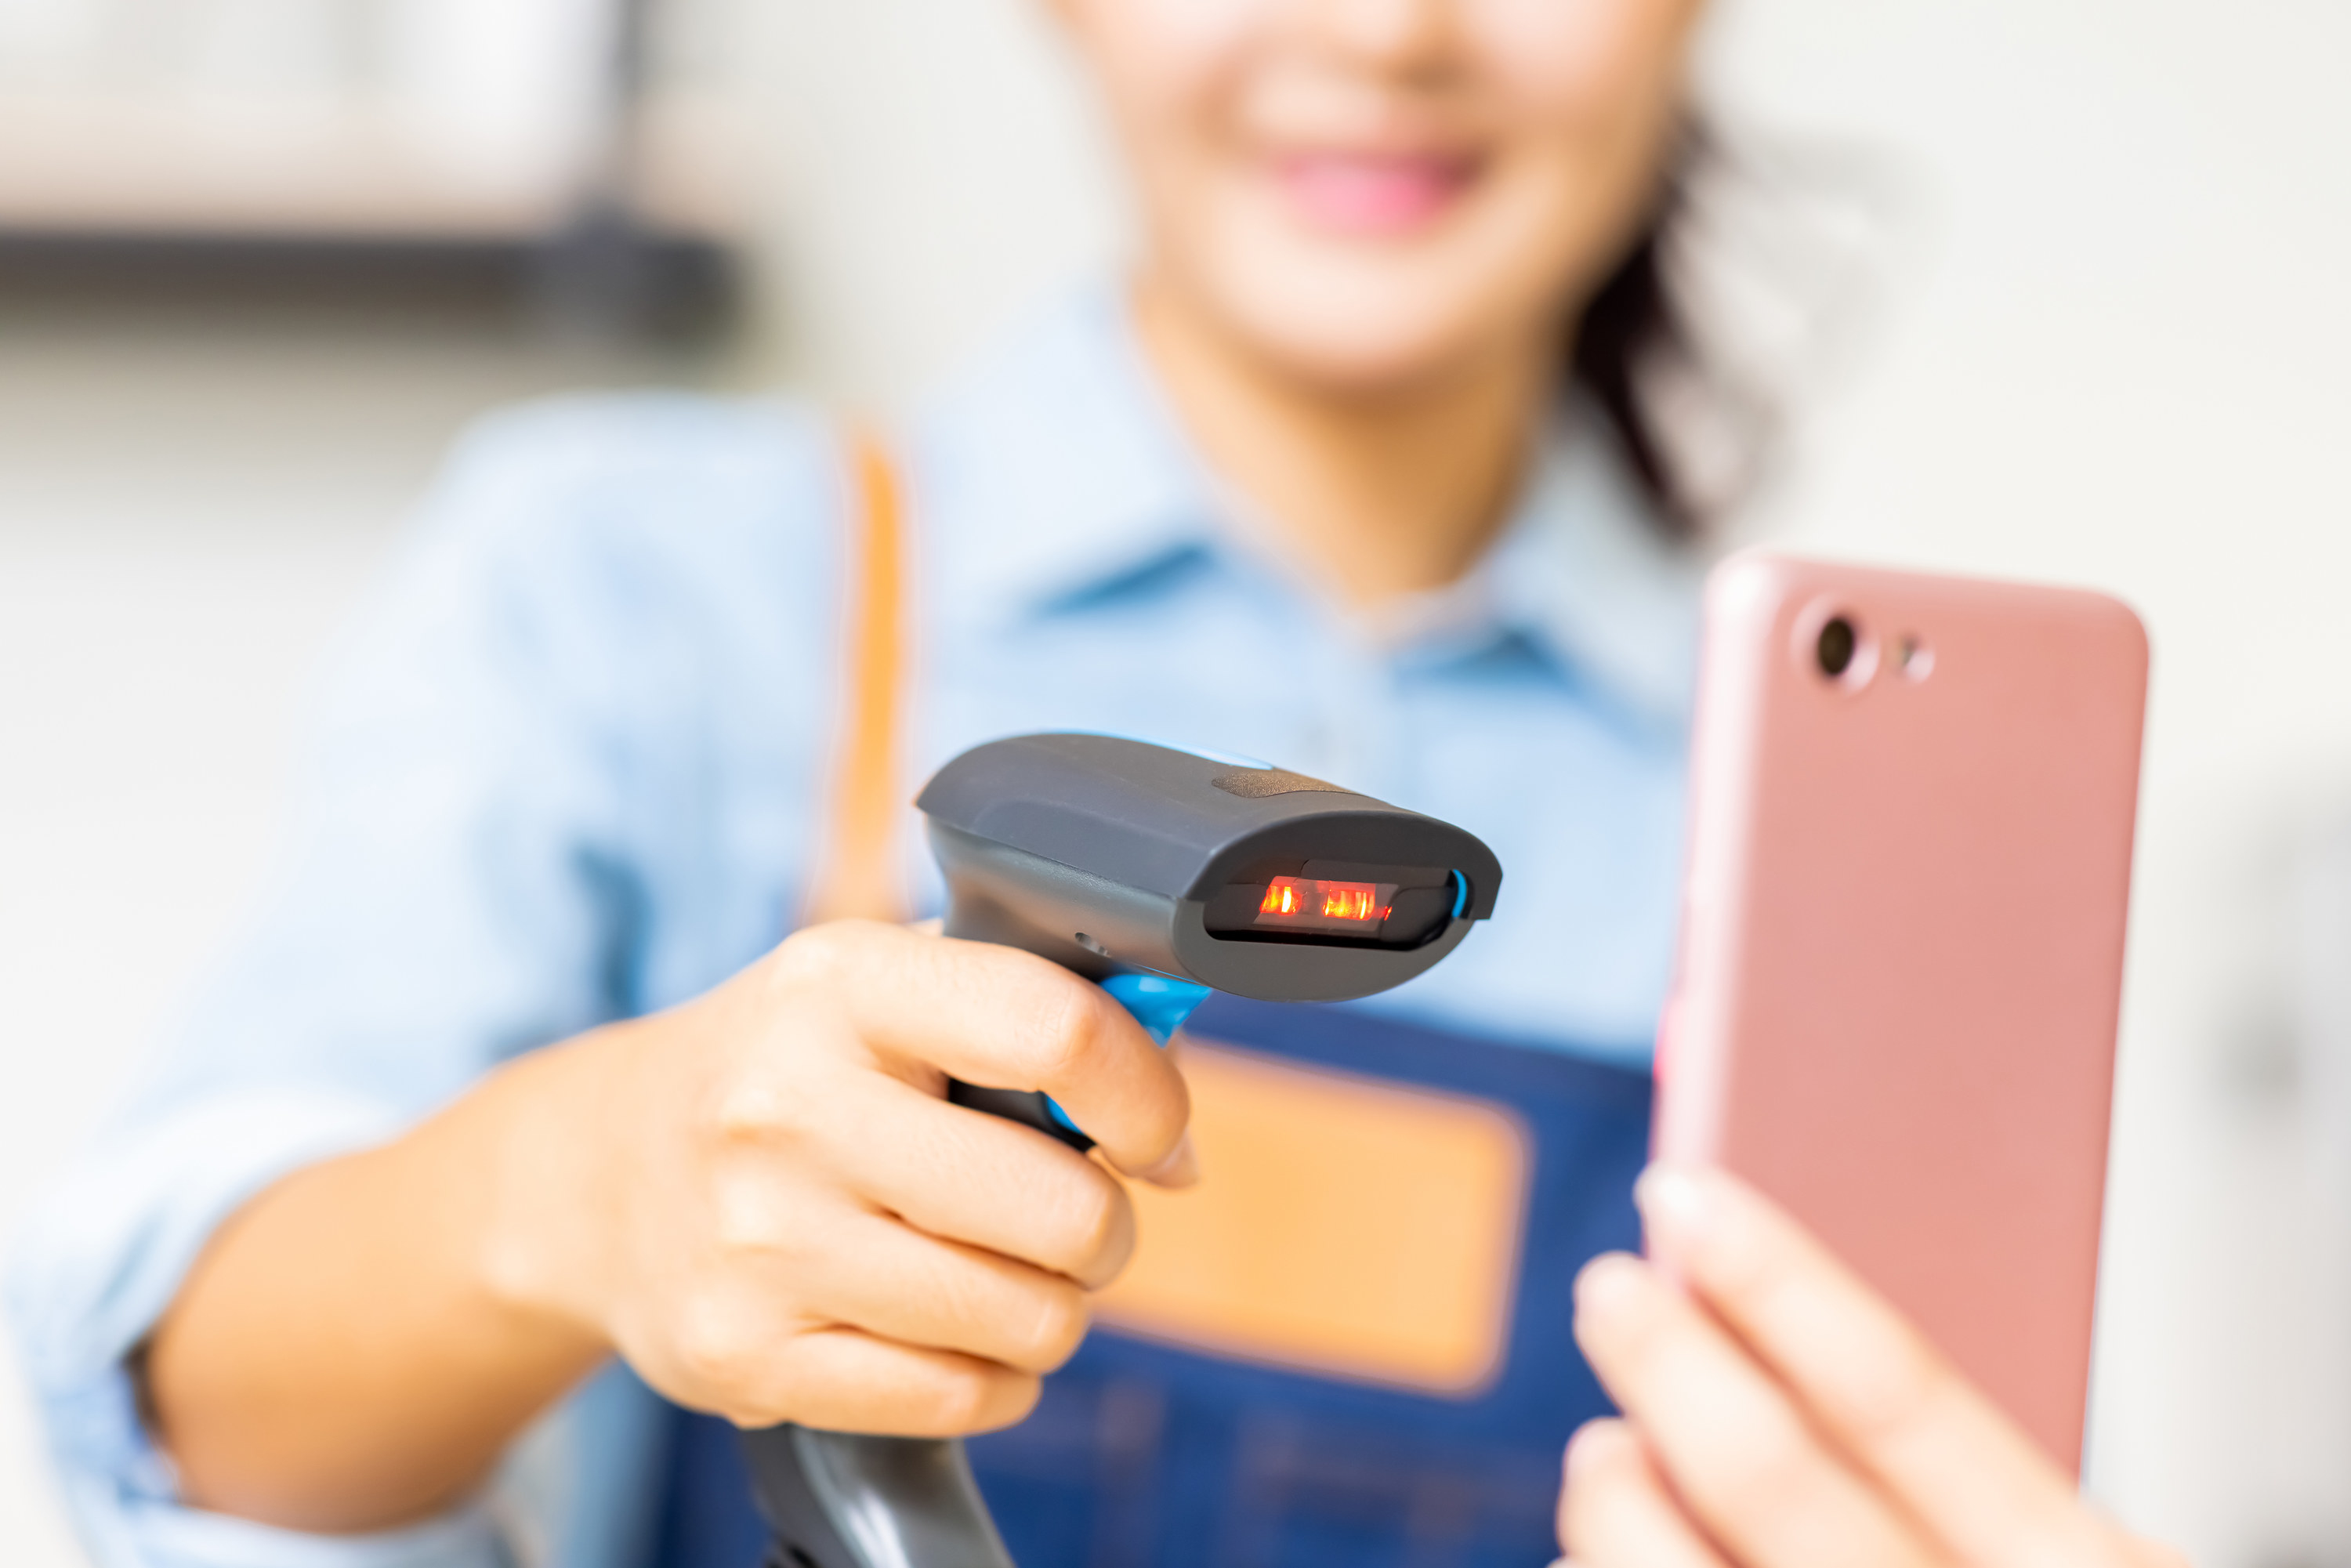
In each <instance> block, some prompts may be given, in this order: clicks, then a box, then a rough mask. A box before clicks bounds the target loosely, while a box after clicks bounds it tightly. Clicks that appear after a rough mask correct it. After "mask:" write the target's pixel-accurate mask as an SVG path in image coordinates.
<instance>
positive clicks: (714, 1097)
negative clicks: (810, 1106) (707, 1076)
mask: <svg viewBox="0 0 2351 1568" xmlns="http://www.w3.org/2000/svg"><path fill="white" fill-rule="evenodd" d="M793 1101H794V1096H792V1095H790V1094H788V1093H786V1092H785V1091H784V1087H783V1085H782V1084H780V1083H778V1082H775V1081H774V1080H773V1079H771V1078H768V1077H767V1076H765V1075H763V1074H758V1073H737V1074H734V1075H733V1076H731V1077H729V1078H728V1079H727V1080H726V1082H724V1083H722V1084H720V1085H719V1086H718V1088H717V1089H716V1091H714V1092H712V1094H711V1097H710V1105H709V1110H708V1113H707V1114H706V1115H705V1118H704V1123H705V1127H704V1130H705V1133H707V1134H708V1135H709V1136H710V1137H711V1138H712V1139H713V1140H714V1141H715V1142H716V1143H719V1144H721V1145H739V1144H765V1143H767V1142H768V1141H769V1140H771V1139H773V1138H774V1137H776V1136H777V1135H778V1134H781V1133H784V1132H787V1131H789V1129H790V1127H791V1125H792V1105H793Z"/></svg>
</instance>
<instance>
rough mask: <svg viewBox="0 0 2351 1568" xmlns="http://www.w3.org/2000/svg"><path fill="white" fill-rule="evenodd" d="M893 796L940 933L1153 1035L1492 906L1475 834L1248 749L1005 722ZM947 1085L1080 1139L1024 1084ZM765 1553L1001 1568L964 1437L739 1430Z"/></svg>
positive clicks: (1494, 879)
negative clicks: (1043, 730)
mask: <svg viewBox="0 0 2351 1568" xmlns="http://www.w3.org/2000/svg"><path fill="white" fill-rule="evenodd" d="M915 804H916V805H917V806H918V807H920V808H921V810H923V812H924V814H925V816H926V817H927V818H928V819H929V824H928V826H929V833H930V841H931V849H932V852H934V853H935V855H936V856H937V858H938V862H939V869H940V871H941V872H942V873H944V874H945V876H946V887H947V913H946V935H948V936H957V937H963V938H966V939H967V940H971V941H977V942H1000V943H1003V944H1005V945H1006V946H1014V947H1020V948H1025V949H1026V950H1028V951H1029V952H1031V953H1035V954H1038V955H1040V956H1043V957H1047V958H1050V959H1052V960H1053V961H1054V962H1055V963H1058V964H1061V965H1062V966H1063V967H1067V968H1069V969H1071V970H1073V971H1075V972H1076V973H1078V974H1080V975H1083V976H1084V977H1087V978H1088V979H1091V980H1094V981H1096V982H1098V983H1099V984H1101V985H1102V987H1103V988H1104V989H1106V990H1107V991H1109V992H1110V993H1111V995H1112V996H1113V997H1115V998H1117V999H1118V1000H1119V1001H1120V1002H1121V1003H1122V1004H1123V1005H1124V1006H1125V1007H1126V1008H1127V1009H1128V1010H1129V1011H1130V1012H1132V1013H1133V1014H1134V1016H1135V1018H1136V1019H1137V1020H1138V1021H1139V1022H1141V1023H1142V1024H1143V1026H1144V1028H1145V1029H1146V1030H1149V1031H1150V1032H1151V1034H1152V1035H1153V1036H1154V1038H1155V1039H1156V1040H1159V1042H1160V1043H1161V1044H1163V1045H1164V1044H1165V1043H1166V1041H1167V1038H1168V1036H1169V1035H1170V1034H1172V1033H1173V1032H1174V1031H1175V1029H1176V1028H1177V1027H1178V1026H1179V1025H1181V1024H1182V1022H1183V1021H1184V1019H1185V1018H1186V1017H1187V1016H1188V1015H1189V1014H1190V1012H1191V1011H1192V1009H1194V1008H1195V1007H1196V1006H1197V1005H1198V1004H1199V1003H1200V1001H1201V1000H1202V999H1203V998H1206V997H1207V995H1208V993H1209V992H1210V991H1227V992H1230V993H1232V994H1233V995H1236V996H1242V997H1250V998H1256V999H1258V1000H1260V1001H1280V1002H1330V1001H1345V1000H1348V999H1350V998H1356V997H1367V996H1371V995H1373V994H1374V993H1375V992H1379V991H1384V990H1386V989H1388V988H1390V987H1393V986H1397V985H1401V984H1403V983H1404V982H1405V981H1406V980H1408V979H1411V978H1412V977H1414V976H1416V975H1418V974H1420V973H1422V972H1423V971H1425V970H1426V969H1428V968H1430V967H1433V966H1435V965H1436V964H1437V962H1438V961H1439V960H1440V959H1442V958H1443V957H1444V956H1446V955H1447V954H1448V953H1450V952H1452V951H1453V949H1454V948H1456V947H1458V946H1460V945H1461V941H1462V938H1463V937H1465V936H1468V933H1469V928H1470V926H1471V925H1474V924H1475V923H1476V922H1478V921H1480V920H1483V919H1485V918H1487V917H1488V916H1489V915H1491V914H1492V913H1493V911H1494V895H1495V893H1496V891H1497V890H1498V889H1499V887H1500V885H1501V881H1502V868H1501V864H1500V862H1498V861H1497V860H1496V859H1495V858H1494V853H1493V852H1492V851H1491V850H1489V849H1488V848H1487V847H1486V846H1485V845H1484V844H1483V843H1481V842H1480V841H1479V840H1478V839H1477V838H1476V837H1474V836H1473V835H1471V834H1469V833H1467V832H1465V831H1462V830H1461V829H1459V828H1457V827H1454V826H1453V825H1452V824H1450V823H1448V822H1442V821H1437V819H1436V818H1434V817H1425V816H1422V815H1421V814H1419V813H1418V812H1416V811H1407V810H1403V809H1402V808H1400V807H1396V806H1391V805H1388V804H1386V803H1385V802H1384V801H1381V800H1374V799H1372V798H1371V797H1370V796H1368V795H1360V794H1357V793H1355V792H1354V791H1353V790H1350V789H1343V788H1342V787H1340V786H1339V785H1336V784H1326V783H1324V782H1322V780H1321V779H1310V778H1308V777H1306V776H1305V775H1303V774H1299V773H1291V772H1289V771H1287V770H1285V769H1283V768H1274V767H1270V766H1269V765H1267V764H1265V763H1261V762H1257V761H1253V760H1250V759H1249V758H1234V757H1222V756H1217V755H1214V754H1209V753H1201V752H1192V751H1181V750H1176V749H1175V748H1172V747H1165V746H1155V745H1151V744H1149V743H1148V742H1144V741H1140V740H1130V739H1126V738H1124V737H1117V736H1106V735H1071V734H1060V735H1024V736H1018V737H1013V738H1011V739H1008V740H998V741H991V742H989V743H988V744H987V745H985V746H979V747H974V748H972V749H971V750H969V751H967V752H965V753H964V754H963V755H962V756H960V757H957V758H956V759H955V760H954V761H952V762H949V763H948V764H947V765H946V767H945V768H941V769H939V771H938V773H937V774H936V775H935V777H934V778H933V779H931V781H930V783H929V784H928V785H926V786H925V788H924V789H923V792H922V794H921V796H920V797H918V798H917V800H915ZM947 1097H948V1098H949V1099H950V1100H952V1101H954V1102H955V1103H957V1104H960V1105H968V1106H971V1107H973V1108H974V1109H977V1110H981V1111H987V1112H989V1113H994V1114H996V1115H999V1116H1005V1117H1008V1118H1009V1119H1011V1120H1013V1121H1016V1122H1019V1123H1022V1124H1026V1125H1028V1126H1030V1127H1033V1128H1035V1129H1037V1130H1038V1131H1039V1132H1040V1133H1044V1134H1049V1135H1050V1136H1052V1137H1056V1138H1059V1139H1061V1141H1062V1142H1063V1143H1066V1144H1069V1145H1071V1146H1073V1147H1076V1148H1079V1149H1088V1148H1092V1146H1093V1140H1092V1139H1091V1138H1088V1137H1087V1136H1086V1135H1085V1134H1084V1133H1083V1132H1082V1131H1081V1130H1080V1129H1079V1128H1078V1127H1077V1126H1076V1125H1075V1124H1073V1123H1071V1121H1070V1119H1069V1118H1068V1117H1067V1116H1066V1115H1064V1114H1063V1113H1062V1112H1061V1107H1060V1106H1058V1105H1056V1104H1054V1103H1053V1102H1052V1101H1051V1100H1050V1099H1049V1098H1048V1097H1047V1096H1046V1095H1044V1094H1042V1093H1040V1092H1034V1091H1024V1090H1016V1089H993V1088H981V1087H978V1086H976V1085H972V1084H967V1083H961V1082H951V1083H950V1084H949V1086H948V1096H947ZM743 1442H744V1448H745V1451H746V1454H747V1458H748V1460H749V1465H750V1470H751V1478H752V1485H753V1490H754V1491H755V1492H756V1494H757V1496H758V1503H759V1508H760V1511H761V1512H762V1513H763V1514H764V1515H765V1516H766V1518H767V1520H768V1523H769V1524H770V1525H771V1526H772V1527H773V1528H774V1530H775V1542H774V1545H773V1547H772V1548H771V1550H770V1552H769V1553H768V1568H1013V1564H1012V1560H1011V1558H1010V1556H1009V1555H1008V1553H1007V1552H1006V1551H1005V1548H1004V1542H1003V1541H1002V1539H1001V1537H999V1536H998V1533H997V1530H996V1525H995V1522H994V1521H992V1520H991V1519H990V1518H989V1517H988V1512H987V1505H986V1503H984V1502H983V1501H982V1500H981V1499H980V1496H979V1490H978V1488H977V1485H975V1484H974V1482H973V1480H972V1475H971V1469H970V1467H969V1465H968V1464H967V1462H966V1460H965V1458H964V1453H963V1445H962V1444H961V1443H960V1442H956V1441H952V1440H938V1439H933V1438H918V1437H872V1436H865V1435H861V1434H857V1433H849V1432H829V1431H819V1430H816V1429H814V1428H811V1427H793V1426H785V1427H768V1428H766V1429H764V1430H760V1431H753V1432H746V1433H745V1434H744V1435H743Z"/></svg>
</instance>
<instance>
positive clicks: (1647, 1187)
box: [1633, 1166, 1716, 1247]
mask: <svg viewBox="0 0 2351 1568" xmlns="http://www.w3.org/2000/svg"><path fill="white" fill-rule="evenodd" d="M1633 1197H1634V1201H1635V1202H1636V1203H1638V1204H1639V1205H1640V1206H1641V1218H1643V1219H1645V1220H1646V1221H1647V1222H1648V1229H1649V1235H1650V1237H1651V1239H1662V1240H1664V1241H1665V1242H1666V1243H1667V1246H1668V1247H1671V1246H1673V1245H1675V1244H1676V1243H1680V1244H1684V1245H1687V1244H1688V1243H1692V1242H1695V1241H1697V1240H1698V1239H1701V1238H1702V1237H1704V1235H1705V1234H1706V1232H1707V1231H1708V1229H1710V1228H1712V1227H1713V1224H1714V1221H1715V1210H1716V1204H1715V1201H1714V1192H1713V1184H1712V1183H1711V1182H1709V1181H1708V1180H1707V1178H1706V1176H1705V1174H1704V1173H1702V1172H1699V1171H1695V1170H1692V1169H1690V1168H1689V1167H1688V1166H1650V1167H1649V1168H1648V1169H1647V1170H1646V1171H1643V1172H1642V1173H1641V1179H1640V1181H1639V1182H1638V1183H1636V1184H1635V1186H1634V1188H1633Z"/></svg>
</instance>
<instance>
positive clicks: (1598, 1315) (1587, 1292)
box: [1575, 1252, 1642, 1322]
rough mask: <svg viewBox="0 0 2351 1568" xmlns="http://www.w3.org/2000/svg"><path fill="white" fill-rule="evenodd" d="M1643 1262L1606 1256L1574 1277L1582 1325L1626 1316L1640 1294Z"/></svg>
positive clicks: (1620, 1254) (1615, 1254) (1624, 1256)
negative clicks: (1627, 1309)
mask: <svg viewBox="0 0 2351 1568" xmlns="http://www.w3.org/2000/svg"><path fill="white" fill-rule="evenodd" d="M1641 1271H1642V1269H1641V1262H1640V1260H1638V1259H1636V1258H1634V1257H1631V1256H1629V1255H1628V1254H1626V1253H1623V1252H1604V1253H1602V1254H1601V1255H1600V1256H1599V1257H1597V1258H1594V1259H1593V1260H1592V1261H1591V1262H1589V1263H1586V1264H1585V1265H1584V1266H1583V1272H1581V1273H1579V1274H1577V1275H1576V1277H1575V1315H1576V1318H1577V1320H1578V1321H1579V1322H1608V1321H1610V1320H1612V1319H1614V1318H1615V1317H1617V1316H1618V1315H1620V1314H1621V1313H1623V1312H1625V1310H1626V1308H1628V1307H1629V1306H1630V1305H1631V1303H1632V1302H1633V1301H1634V1299H1635V1297H1636V1296H1638V1295H1639V1294H1640V1291H1641Z"/></svg>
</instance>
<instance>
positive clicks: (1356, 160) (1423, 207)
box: [1274, 152, 1479, 237]
mask: <svg viewBox="0 0 2351 1568" xmlns="http://www.w3.org/2000/svg"><path fill="white" fill-rule="evenodd" d="M1274 167H1275V171H1276V177H1277V179H1278V181H1279V183H1280V188H1281V192H1282V194H1283V195H1284V196H1285V197H1286V198H1287V199H1288V201H1289V203H1290V206H1291V207H1292V208H1293V209H1294V210H1295V211H1296V212H1297V213H1298V214H1300V215H1301V216H1302V217H1303V218H1304V219H1305V220H1306V221H1307V222H1308V223H1309V224H1311V225H1313V226H1314V227H1316V228H1320V229H1327V230H1331V231H1333V232H1335V233H1339V234H1343V235H1365V236H1382V237H1395V236H1404V235H1412V234H1416V233H1417V232H1419V231H1421V230H1424V229H1426V228H1428V227H1429V226H1430V225H1434V224H1435V223H1436V222H1437V220H1438V219H1440V218H1442V217H1443V216H1444V215H1445V214H1447V212H1449V211H1451V210H1452V208H1453V206H1454V204H1456V203H1457V202H1458V201H1459V200H1460V199H1461V197H1462V196H1463V195H1464V194H1465V193H1468V189H1469V187H1470V186H1471V185H1473V184H1475V183H1477V179H1478V175H1479V160H1478V159H1476V158H1474V157H1469V156H1466V155H1460V154H1449V153H1447V154H1437V153H1364V152H1308V153H1299V154H1294V155H1292V156H1290V157H1286V158H1282V159H1280V160H1279V161H1278V162H1276V163H1275V165H1274Z"/></svg>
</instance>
